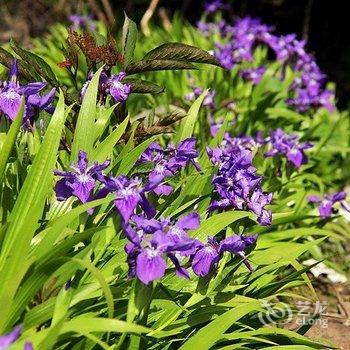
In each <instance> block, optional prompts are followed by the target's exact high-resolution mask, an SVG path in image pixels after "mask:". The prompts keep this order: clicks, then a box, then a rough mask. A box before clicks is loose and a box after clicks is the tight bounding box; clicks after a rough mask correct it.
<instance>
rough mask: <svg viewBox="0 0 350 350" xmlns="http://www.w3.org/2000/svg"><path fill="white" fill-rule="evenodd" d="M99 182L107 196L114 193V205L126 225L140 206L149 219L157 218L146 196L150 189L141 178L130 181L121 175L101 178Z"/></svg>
mask: <svg viewBox="0 0 350 350" xmlns="http://www.w3.org/2000/svg"><path fill="white" fill-rule="evenodd" d="M99 180H100V181H101V182H102V183H103V184H104V186H105V188H104V189H103V190H102V191H104V192H106V194H107V193H114V195H115V200H114V205H115V207H116V208H117V210H118V212H119V213H120V215H121V217H122V219H123V222H124V223H127V222H128V221H129V219H130V217H131V216H132V215H133V214H134V212H135V209H136V208H137V206H138V205H140V206H141V207H142V209H143V210H144V212H145V213H146V215H147V217H148V218H152V217H154V216H155V209H154V208H153V206H152V205H151V204H150V202H149V201H148V200H147V198H146V195H145V194H146V192H147V191H149V189H147V188H145V187H144V186H143V184H142V180H141V179H140V178H138V177H135V178H131V179H128V178H127V177H126V176H124V175H121V176H119V177H117V178H113V177H112V176H108V177H107V176H101V177H99Z"/></svg>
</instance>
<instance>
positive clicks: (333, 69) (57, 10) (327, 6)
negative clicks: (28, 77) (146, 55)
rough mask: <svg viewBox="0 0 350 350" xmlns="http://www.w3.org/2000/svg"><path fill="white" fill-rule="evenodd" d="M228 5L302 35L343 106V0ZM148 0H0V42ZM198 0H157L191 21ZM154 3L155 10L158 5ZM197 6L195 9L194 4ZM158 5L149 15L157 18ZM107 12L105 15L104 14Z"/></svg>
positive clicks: (346, 77) (248, 0)
mask: <svg viewBox="0 0 350 350" xmlns="http://www.w3.org/2000/svg"><path fill="white" fill-rule="evenodd" d="M228 2H229V3H230V4H231V6H232V10H231V11H230V12H226V13H225V15H226V16H227V17H228V18H230V17H231V18H234V17H235V16H246V15H250V16H252V17H259V18H261V19H262V21H263V22H265V23H267V24H272V25H274V26H275V27H276V30H277V32H278V33H283V34H287V33H296V34H297V35H298V37H299V38H307V39H308V49H309V51H311V52H313V53H314V54H315V56H316V57H317V61H318V63H319V65H320V66H321V68H322V69H323V71H324V72H325V73H326V74H327V75H328V76H329V79H330V80H331V81H335V82H336V83H337V98H338V100H339V103H338V104H339V106H340V107H343V108H344V107H346V106H347V103H348V96H349V95H350V21H349V20H348V7H347V1H342V0H333V1H326V0H234V1H232V0H231V1H228ZM149 3H150V0H114V1H109V2H108V0H86V1H75V0H55V1H53V0H21V1H17V0H16V1H15V0H0V16H1V22H0V42H6V41H7V40H9V39H10V38H11V37H12V38H14V39H17V40H18V41H21V42H22V43H24V44H26V43H27V42H28V40H29V38H30V36H40V35H42V34H43V33H45V31H46V30H47V27H48V26H49V25H50V24H51V23H53V22H56V21H63V22H65V21H67V20H66V19H67V15H68V14H69V13H74V12H79V11H82V9H83V8H84V7H86V6H88V7H89V8H90V9H91V12H92V13H93V14H94V16H95V18H100V19H103V18H104V19H105V20H106V21H108V15H109V16H110V17H111V12H112V16H113V17H116V19H117V20H116V23H114V27H120V26H121V25H122V18H123V10H124V9H126V11H127V13H128V14H129V16H131V17H132V18H134V20H136V21H139V20H140V19H141V18H142V16H143V15H144V12H145V10H146V9H147V7H148V6H149ZM203 3H204V1H199V0H160V1H159V4H158V9H159V8H164V9H165V10H166V12H167V14H168V16H169V17H170V18H171V16H172V14H173V13H174V12H175V11H178V12H180V13H181V14H182V15H183V16H184V17H185V18H186V19H187V20H189V21H190V22H191V23H196V21H197V20H198V19H199V18H200V16H201V13H202V9H203ZM158 9H157V10H158ZM199 9H201V10H199ZM157 14H158V11H156V12H155V14H154V18H153V20H155V21H159V20H160V19H159V16H158V15H157ZM110 17H109V18H110Z"/></svg>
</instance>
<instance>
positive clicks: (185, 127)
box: [176, 90, 209, 142]
mask: <svg viewBox="0 0 350 350" xmlns="http://www.w3.org/2000/svg"><path fill="white" fill-rule="evenodd" d="M208 91H209V90H205V91H203V92H202V93H201V94H200V96H198V98H197V99H196V100H195V101H194V102H193V104H192V106H191V107H190V109H189V110H188V113H187V116H186V117H185V118H183V119H182V122H181V126H180V130H179V131H178V133H177V135H176V136H177V137H176V141H177V142H180V141H181V140H184V139H186V138H188V137H191V136H192V134H193V130H194V125H195V123H196V121H197V118H198V114H199V109H200V107H201V105H202V103H203V100H204V98H205V96H206V95H207V93H208Z"/></svg>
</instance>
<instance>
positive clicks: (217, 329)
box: [179, 300, 260, 350]
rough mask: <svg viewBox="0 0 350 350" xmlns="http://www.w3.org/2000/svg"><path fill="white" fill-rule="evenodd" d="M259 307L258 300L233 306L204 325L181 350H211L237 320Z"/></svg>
mask: <svg viewBox="0 0 350 350" xmlns="http://www.w3.org/2000/svg"><path fill="white" fill-rule="evenodd" d="M259 309H260V302H259V301H257V300H256V301H255V300H254V301H251V302H248V303H244V304H243V305H239V306H237V307H234V308H232V309H231V310H229V311H227V312H225V313H223V314H222V315H220V316H219V317H217V318H216V319H215V320H214V321H212V322H210V323H209V324H208V325H207V326H205V327H202V328H201V329H200V330H199V331H198V332H197V333H196V334H195V335H194V336H192V337H191V338H190V339H189V340H187V342H186V343H185V344H183V345H182V346H181V347H180V348H179V350H193V349H201V350H207V349H208V350H209V349H210V348H211V347H212V346H213V345H214V344H215V343H216V342H217V341H218V340H220V338H221V337H222V336H223V334H224V333H225V332H226V331H227V330H228V329H229V328H230V327H231V326H232V325H233V324H234V323H235V322H237V321H238V320H239V319H240V318H242V317H243V316H245V315H247V314H249V313H250V312H252V311H255V310H259Z"/></svg>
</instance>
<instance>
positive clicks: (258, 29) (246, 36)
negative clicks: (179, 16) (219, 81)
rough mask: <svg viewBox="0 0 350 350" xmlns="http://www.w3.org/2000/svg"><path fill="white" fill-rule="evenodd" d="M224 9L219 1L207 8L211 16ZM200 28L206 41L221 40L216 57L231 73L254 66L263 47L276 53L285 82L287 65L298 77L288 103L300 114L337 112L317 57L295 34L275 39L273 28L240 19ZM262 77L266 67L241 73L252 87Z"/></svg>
mask: <svg viewBox="0 0 350 350" xmlns="http://www.w3.org/2000/svg"><path fill="white" fill-rule="evenodd" d="M223 6H224V5H223V4H222V3H221V2H220V1H214V2H213V3H212V4H208V5H207V6H206V7H207V8H208V13H212V12H215V11H219V10H221V9H222V8H223ZM197 26H198V29H199V30H200V31H201V32H202V33H203V35H204V36H206V37H209V36H210V35H211V33H214V32H215V33H218V34H219V35H220V36H221V40H220V42H217V43H215V47H216V49H215V52H214V55H215V56H216V58H217V59H218V60H219V61H220V63H221V64H222V65H223V67H225V68H226V69H228V70H231V69H232V68H233V67H234V66H235V65H236V64H239V63H242V62H252V61H253V49H254V46H255V45H256V44H258V43H263V44H265V45H267V46H268V47H269V48H271V49H272V50H273V51H274V52H275V54H276V58H277V60H279V61H280V62H281V63H282V78H283V77H284V71H285V68H286V66H287V65H289V66H291V68H292V69H293V71H294V72H296V74H297V77H296V78H295V79H294V81H293V82H292V84H291V85H290V87H289V90H290V98H288V99H287V101H286V102H287V103H288V104H289V105H291V106H294V107H295V108H296V109H297V110H298V111H300V112H305V111H307V110H308V109H310V108H311V107H314V108H318V107H325V108H327V109H328V110H329V111H330V112H332V111H333V110H334V102H333V100H334V93H333V92H332V91H331V90H328V89H325V88H324V84H325V82H326V79H325V78H326V76H325V75H324V74H323V73H322V72H321V70H320V68H319V67H318V65H317V64H316V62H315V59H314V57H313V56H312V55H311V54H309V53H307V52H306V51H305V44H306V42H305V41H304V40H297V38H296V35H295V34H289V35H282V36H278V35H275V34H273V30H274V28H273V27H271V26H267V25H264V24H262V23H261V22H260V21H259V20H258V19H254V18H250V17H245V18H240V19H238V20H237V21H236V22H235V23H234V24H233V25H232V24H229V23H227V22H226V21H225V20H220V22H218V23H205V22H199V23H198V24H197ZM263 74H264V67H259V68H253V69H248V70H244V71H243V72H242V75H243V77H244V78H245V79H249V80H251V81H252V82H253V84H258V83H259V82H260V79H261V76H262V75H263Z"/></svg>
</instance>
